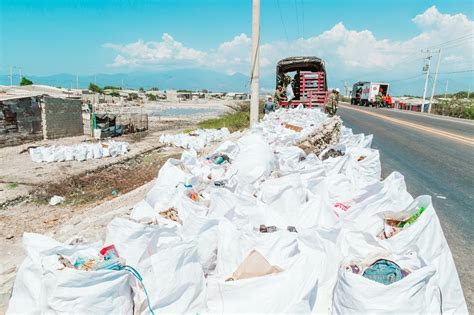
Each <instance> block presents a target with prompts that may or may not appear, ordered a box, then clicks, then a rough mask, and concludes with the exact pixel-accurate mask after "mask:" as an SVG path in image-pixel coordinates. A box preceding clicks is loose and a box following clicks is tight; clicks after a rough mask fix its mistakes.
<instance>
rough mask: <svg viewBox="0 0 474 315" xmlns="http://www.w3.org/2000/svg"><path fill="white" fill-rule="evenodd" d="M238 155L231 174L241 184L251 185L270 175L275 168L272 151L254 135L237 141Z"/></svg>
mask: <svg viewBox="0 0 474 315" xmlns="http://www.w3.org/2000/svg"><path fill="white" fill-rule="evenodd" d="M238 145H239V154H238V155H237V157H236V158H235V160H234V161H233V163H232V166H231V172H232V173H233V174H235V177H236V179H237V180H238V181H239V182H240V183H242V184H253V183H254V182H255V181H257V180H258V179H260V178H262V177H264V176H268V175H270V173H271V171H272V170H273V169H274V168H275V166H276V160H275V156H274V154H273V151H272V149H271V148H270V146H269V145H268V143H266V142H265V140H264V139H263V137H262V136H261V135H259V134H256V133H251V134H248V135H245V136H243V137H242V138H241V139H240V140H239V141H238Z"/></svg>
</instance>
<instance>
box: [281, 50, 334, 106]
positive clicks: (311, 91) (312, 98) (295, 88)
mask: <svg viewBox="0 0 474 315" xmlns="http://www.w3.org/2000/svg"><path fill="white" fill-rule="evenodd" d="M278 87H281V88H283V91H285V92H284V93H283V96H282V97H281V99H278V100H277V101H278V103H279V105H280V106H283V107H287V106H288V107H291V106H297V105H299V104H303V105H304V106H308V107H312V106H318V105H324V104H325V103H326V99H327V95H328V91H327V81H326V68H325V64H324V61H323V60H322V59H320V58H317V57H290V58H285V59H282V60H280V61H279V62H278V63H277V66H276V89H278ZM286 91H290V92H292V94H293V95H294V97H293V98H291V97H289V96H290V95H288V94H289V93H287V92H286ZM293 95H291V96H293Z"/></svg>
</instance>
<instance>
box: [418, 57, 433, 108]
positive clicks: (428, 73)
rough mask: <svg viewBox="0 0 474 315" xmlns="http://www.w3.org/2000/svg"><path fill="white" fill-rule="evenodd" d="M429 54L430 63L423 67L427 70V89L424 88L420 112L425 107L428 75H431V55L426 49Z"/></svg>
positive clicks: (426, 84) (427, 58)
mask: <svg viewBox="0 0 474 315" xmlns="http://www.w3.org/2000/svg"><path fill="white" fill-rule="evenodd" d="M426 52H427V53H428V56H426V58H425V60H428V64H426V65H425V66H424V67H423V71H426V79H425V89H424V90H423V101H422V102H421V110H420V112H422V113H423V111H424V107H425V100H426V90H427V89H428V77H429V76H430V65H431V57H432V56H430V55H429V52H430V51H429V50H427V51H426Z"/></svg>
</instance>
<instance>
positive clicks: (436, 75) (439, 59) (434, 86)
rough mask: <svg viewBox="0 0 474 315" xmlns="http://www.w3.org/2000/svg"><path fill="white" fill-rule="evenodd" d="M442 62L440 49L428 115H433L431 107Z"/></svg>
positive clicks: (439, 50)
mask: <svg viewBox="0 0 474 315" xmlns="http://www.w3.org/2000/svg"><path fill="white" fill-rule="evenodd" d="M440 61H441V49H438V62H437V64H436V72H435V77H434V80H433V88H432V89H431V98H430V106H429V107H428V113H431V105H432V104H433V97H434V94H435V88H436V80H437V79H438V71H439V63H440Z"/></svg>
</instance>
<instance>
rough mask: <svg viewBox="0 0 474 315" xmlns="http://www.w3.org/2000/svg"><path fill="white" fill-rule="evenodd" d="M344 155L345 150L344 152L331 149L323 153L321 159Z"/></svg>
mask: <svg viewBox="0 0 474 315" xmlns="http://www.w3.org/2000/svg"><path fill="white" fill-rule="evenodd" d="M343 155H344V152H342V151H340V150H336V149H329V150H327V151H326V152H325V153H323V154H322V155H321V160H322V161H324V160H327V159H329V158H336V157H339V156H343Z"/></svg>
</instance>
